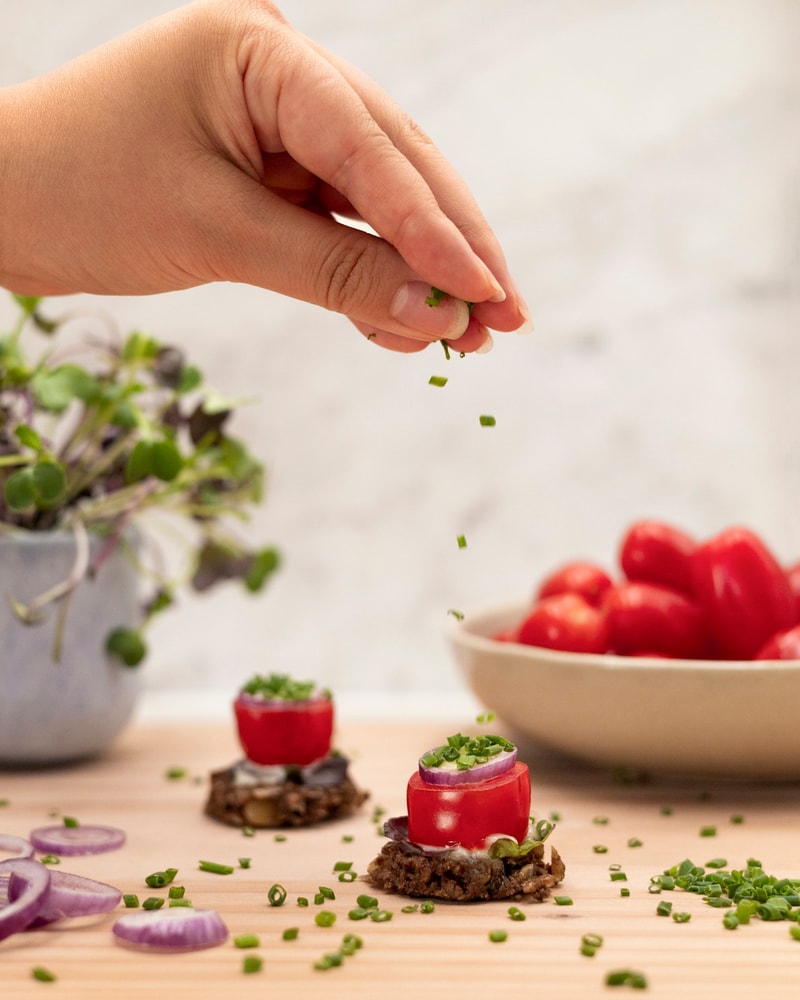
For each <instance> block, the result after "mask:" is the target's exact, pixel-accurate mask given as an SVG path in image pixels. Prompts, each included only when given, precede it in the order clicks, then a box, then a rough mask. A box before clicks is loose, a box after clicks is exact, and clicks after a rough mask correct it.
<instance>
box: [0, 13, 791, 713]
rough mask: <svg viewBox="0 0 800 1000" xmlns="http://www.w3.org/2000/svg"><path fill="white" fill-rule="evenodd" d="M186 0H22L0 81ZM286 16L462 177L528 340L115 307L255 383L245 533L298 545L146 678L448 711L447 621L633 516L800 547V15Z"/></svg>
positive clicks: (284, 312)
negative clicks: (755, 533) (310, 692)
mask: <svg viewBox="0 0 800 1000" xmlns="http://www.w3.org/2000/svg"><path fill="white" fill-rule="evenodd" d="M171 6H174V4H171V3H170V2H169V0H138V2H136V3H133V2H131V0H28V2H26V3H24V4H23V3H16V2H14V3H9V2H6V3H3V4H2V5H0V83H11V82H14V81H16V80H20V79H23V78H25V77H27V76H30V75H33V74H35V73H38V72H40V71H43V70H46V69H47V68H49V67H51V66H53V65H55V64H57V63H60V62H61V61H63V60H65V59H67V58H69V57H70V56H72V55H74V54H77V53H79V52H81V51H82V50H84V49H86V48H88V47H91V46H92V45H94V44H96V43H98V42H100V41H101V40H103V39H105V38H107V37H109V36H111V35H113V34H116V33H118V32H120V31H122V30H125V29H126V28H128V27H130V26H132V25H134V24H136V23H138V22H140V21H142V20H145V19H146V18H148V17H150V16H153V15H156V14H158V13H160V12H161V11H163V10H165V9H167V8H169V7H171ZM283 10H284V13H285V14H286V15H287V16H288V17H289V19H290V20H292V21H293V22H294V24H295V25H296V26H297V27H298V28H300V29H301V30H303V31H305V32H306V33H307V34H309V35H311V36H313V37H314V38H315V39H316V40H317V41H319V42H320V43H322V44H323V45H326V46H327V47H328V48H331V49H334V50H336V51H337V52H338V53H339V54H341V55H343V56H345V57H348V58H349V59H351V60H352V61H354V62H356V63H358V64H359V65H360V66H361V67H362V68H363V69H365V70H366V71H368V72H370V73H371V74H372V75H373V76H374V77H376V78H377V79H378V80H379V81H380V82H381V83H382V84H383V85H384V87H386V88H387V89H388V90H389V91H390V92H391V93H392V94H393V95H394V96H395V97H396V98H397V99H398V100H399V102H400V103H401V104H403V105H404V106H405V107H406V108H407V109H408V110H409V111H410V112H411V113H412V114H413V115H414V116H415V117H416V118H417V119H418V121H419V122H420V123H421V125H422V126H423V127H424V128H425V129H426V130H427V131H428V132H429V133H430V134H431V136H432V137H433V138H434V139H435V141H436V142H437V143H438V144H439V145H440V146H441V148H442V149H443V150H444V152H445V153H446V154H447V155H448V156H449V157H450V158H451V159H452V160H453V161H454V163H455V164H456V165H457V166H458V168H459V169H460V170H461V171H462V173H463V174H464V176H465V177H466V179H467V180H468V182H469V183H470V185H471V186H472V188H473V190H474V192H475V193H476V195H477V196H478V199H479V201H480V203H481V205H482V207H483V208H484V211H485V213H486V214H487V216H488V217H489V219H490V220H491V222H492V223H493V225H494V226H495V228H496V230H497V232H498V233H499V235H500V237H501V239H502V241H503V244H504V246H505V248H506V251H507V254H508V257H509V259H510V261H511V263H512V266H513V270H514V272H515V274H516V276H517V279H518V282H519V284H520V286H521V287H522V288H523V289H524V291H525V293H526V295H527V297H528V299H529V301H530V304H531V306H532V309H533V313H534V319H535V321H536V332H535V333H534V334H532V335H530V336H525V337H520V336H514V335H498V336H497V337H496V347H495V350H494V352H493V353H492V354H490V355H488V356H485V357H471V358H468V359H464V360H459V359H458V358H455V359H454V360H452V361H450V362H449V363H447V362H445V360H444V356H443V354H442V353H441V351H440V349H439V347H438V346H434V347H433V348H431V349H430V350H428V351H426V352H423V354H421V355H418V356H414V357H401V356H396V355H391V354H388V353H384V352H381V351H380V350H378V349H376V348H375V347H374V346H372V345H370V344H368V343H366V342H365V341H364V340H362V339H361V338H360V337H359V336H357V335H356V334H355V333H354V332H352V331H351V329H350V328H349V326H348V323H347V322H346V320H344V319H342V318H341V317H339V316H335V315H329V314H324V313H322V312H320V311H317V310H315V309H312V308H311V307H309V306H306V305H304V304H301V303H297V302H293V301H286V300H282V299H280V298H279V297H277V296H275V295H273V294H271V293H267V292H264V291H260V290H256V289H249V288H239V287H231V286H220V287H212V288H204V289H199V290H195V291H189V292H182V293H177V294H174V295H164V296H156V297H152V298H143V299H128V298H125V299H117V300H109V301H108V302H104V303H102V304H103V305H104V306H108V307H109V308H110V309H111V310H112V311H113V313H114V315H115V317H116V318H117V319H118V321H119V322H120V324H121V325H122V326H123V327H128V326H130V327H133V326H139V327H144V328H147V329H149V330H151V331H152V332H153V334H154V335H156V336H158V337H159V338H161V339H165V340H173V341H176V342H178V343H182V344H184V345H187V346H189V347H190V348H191V350H192V352H193V354H194V355H195V357H196V358H197V360H198V362H199V363H200V364H201V365H202V366H203V367H204V368H205V370H206V371H207V372H213V381H214V382H215V383H216V384H217V385H218V386H219V388H220V389H221V390H223V391H225V392H227V393H231V394H255V395H256V396H257V397H258V402H257V403H256V404H254V405H253V406H252V407H250V408H249V409H248V410H247V411H246V412H245V413H244V414H243V415H242V417H241V418H240V419H239V421H238V424H237V425H236V426H237V427H238V429H239V431H240V432H242V433H243V434H246V435H247V436H248V439H249V440H250V442H251V443H252V446H253V449H254V450H255V451H256V452H257V453H258V454H259V455H260V456H261V457H263V459H264V460H265V461H266V462H267V464H268V465H269V467H270V469H271V486H270V492H269V496H268V500H267V502H266V503H265V505H264V507H263V508H262V509H261V510H259V512H258V515H257V517H256V519H255V520H254V522H253V524H252V528H251V530H252V533H253V537H254V538H263V539H265V540H272V541H274V542H276V543H277V544H278V545H279V546H280V547H281V549H282V550H283V552H284V555H285V569H284V571H283V572H282V573H281V575H280V577H279V579H276V580H275V582H274V584H273V586H272V587H271V589H270V590H269V592H268V593H267V594H266V595H265V596H264V597H262V598H259V599H256V600H253V599H246V598H244V597H242V596H240V595H239V594H238V593H234V592H232V591H230V592H228V593H226V594H218V595H217V596H216V597H208V598H205V599H196V600H191V599H185V600H184V601H183V602H182V604H181V609H180V610H179V611H178V612H173V613H171V614H169V615H167V616H165V617H164V619H163V621H162V622H161V623H160V624H159V625H158V627H157V628H156V629H154V631H153V634H152V642H153V646H154V653H153V655H152V657H151V659H150V661H149V663H148V665H147V666H146V668H145V669H146V671H147V684H148V686H149V687H150V688H151V690H154V691H155V690H167V689H171V688H181V689H185V688H187V687H189V686H192V687H197V688H200V689H204V688H206V689H213V688H218V689H220V690H222V691H225V692H228V691H230V690H232V688H233V686H234V685H235V684H237V683H238V681H239V680H240V679H242V678H243V677H245V676H246V675H248V674H250V673H251V672H253V671H254V670H261V671H267V670H286V671H290V672H292V673H295V674H296V675H298V676H309V677H311V676H314V677H317V678H319V679H320V680H322V681H324V682H325V683H327V684H329V685H331V686H332V687H334V688H336V689H338V690H339V691H342V692H352V691H374V692H381V691H383V692H387V693H402V692H413V691H423V692H424V691H429V692H430V693H431V697H432V698H435V697H441V696H444V697H445V698H446V697H447V695H448V694H451V695H453V696H454V695H455V694H457V693H458V692H459V690H460V686H461V682H460V679H459V677H458V675H457V673H456V671H455V668H454V667H453V665H452V663H451V660H450V657H449V653H448V651H447V649H446V646H445V644H444V641H443V637H442V629H443V626H444V625H445V622H446V612H447V609H448V608H450V607H458V608H464V607H470V606H472V605H474V604H476V603H480V602H483V601H486V600H494V599H495V598H498V597H506V596H516V595H526V594H527V593H528V592H529V591H530V589H531V587H532V585H533V583H534V581H535V579H536V578H537V577H538V576H539V575H540V574H541V573H542V572H544V571H545V570H547V569H548V568H550V567H551V566H552V565H553V564H554V563H557V562H559V561H561V560H564V559H566V558H571V557H574V556H587V557H594V558H599V559H602V560H605V561H607V562H611V561H612V560H613V557H614V551H615V547H616V542H617V539H618V537H619V535H620V533H621V531H622V529H623V528H624V526H625V525H626V524H627V522H629V521H630V520H632V519H635V518H638V517H642V516H657V517H663V518H667V519H672V520H674V521H676V522H677V523H679V524H681V525H683V526H684V527H685V528H687V529H689V530H691V531H693V532H696V533H698V534H707V533H711V532H715V531H716V530H718V529H721V528H722V527H724V526H725V525H727V524H729V523H732V522H743V523H747V524H749V525H751V526H753V527H755V528H756V529H758V530H760V531H761V532H763V534H764V535H765V537H766V538H767V539H768V540H769V541H770V542H771V543H772V544H773V546H774V547H775V549H776V550H777V552H778V553H779V555H781V556H782V557H783V558H785V559H790V558H794V557H800V504H799V503H798V495H799V493H798V487H799V486H800V419H799V418H800V393H798V391H797V388H796V387H797V382H798V371H799V370H800V369H799V363H800V328H799V327H800V324H798V291H799V288H798V256H799V252H798V245H799V240H798V235H799V225H798V209H799V208H800V204H799V202H800V198H799V197H798V195H800V184H799V182H798V178H799V177H800V171H799V170H798V166H799V164H800V127H798V119H799V115H800V77H799V72H800V71H798V68H797V58H796V53H797V52H798V51H800V8H798V5H797V4H796V3H794V2H792V0H649V2H647V3H645V2H642V0H562V2H556V0H500V2H499V3H498V2H490V0H425V2H422V0H380V2H378V3H376V2H375V0H341V2H338V3H332V2H330V0H305V2H302V0H286V2H285V3H284V4H283ZM0 141H2V140H1V138H0ZM90 304H91V305H92V306H93V307H94V306H96V305H97V303H96V302H92V303H90ZM4 308H5V307H4V306H0V309H4ZM432 373H437V374H447V375H449V376H450V381H449V384H448V385H447V386H446V388H444V389H435V388H432V387H429V386H428V384H427V380H428V377H429V376H430V375H431V374H432ZM480 413H491V414H494V415H495V416H496V418H497V427H496V428H494V429H493V430H487V429H482V428H480V427H479V425H478V415H479V414H480ZM459 534H464V535H466V537H467V541H468V547H467V548H466V549H458V547H457V544H456V537H457V535H459Z"/></svg>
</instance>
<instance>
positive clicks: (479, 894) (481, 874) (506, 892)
mask: <svg viewBox="0 0 800 1000" xmlns="http://www.w3.org/2000/svg"><path fill="white" fill-rule="evenodd" d="M564 872H565V867H564V862H563V861H562V860H561V858H560V856H559V854H558V851H556V849H555V848H551V851H550V863H549V864H548V863H547V862H546V861H545V860H544V848H543V846H542V845H541V844H537V846H536V847H534V848H532V849H531V850H530V851H529V852H528V853H527V854H524V855H522V857H518V858H490V857H489V856H488V854H474V855H473V854H465V853H462V852H456V851H444V852H442V853H439V854H424V853H423V852H422V851H421V850H420V849H419V848H417V847H414V845H413V844H409V843H407V842H401V841H395V840H391V841H389V843H387V844H385V845H384V847H383V850H382V851H381V853H380V854H379V855H378V856H377V857H376V858H375V859H374V860H373V861H372V862H371V863H370V865H369V869H368V878H369V880H370V881H371V882H372V883H373V885H375V886H376V887H377V888H379V889H384V890H387V891H389V892H397V893H402V894H403V895H405V896H413V897H417V898H424V899H447V900H452V901H453V902H467V901H471V900H491V899H519V900H521V899H528V900H537V901H541V900H543V899H546V898H547V896H549V895H550V891H551V889H552V888H553V887H554V886H556V885H558V883H559V882H560V881H561V880H562V879H563V878H564Z"/></svg>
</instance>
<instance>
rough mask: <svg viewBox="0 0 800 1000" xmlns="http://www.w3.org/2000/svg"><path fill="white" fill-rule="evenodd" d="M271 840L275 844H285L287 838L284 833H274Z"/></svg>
mask: <svg viewBox="0 0 800 1000" xmlns="http://www.w3.org/2000/svg"><path fill="white" fill-rule="evenodd" d="M272 839H273V840H274V841H275V843H276V844H285V843H286V841H287V840H288V839H289V838H288V837H287V836H286V834H285V833H276V834H275V836H274V837H273V838H272Z"/></svg>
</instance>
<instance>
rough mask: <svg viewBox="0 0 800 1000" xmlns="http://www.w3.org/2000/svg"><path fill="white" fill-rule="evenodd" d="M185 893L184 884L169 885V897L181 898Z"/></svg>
mask: <svg viewBox="0 0 800 1000" xmlns="http://www.w3.org/2000/svg"><path fill="white" fill-rule="evenodd" d="M185 893H186V886H184V885H171V886H170V887H169V898H170V899H183V897H184V895H185Z"/></svg>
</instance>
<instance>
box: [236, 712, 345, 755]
mask: <svg viewBox="0 0 800 1000" xmlns="http://www.w3.org/2000/svg"><path fill="white" fill-rule="evenodd" d="M233 711H234V714H235V716H236V724H237V726H238V730H239V741H240V743H241V744H242V749H243V750H244V752H245V754H246V755H247V758H248V759H249V760H252V761H253V762H254V763H256V764H284V765H295V766H299V767H304V766H305V765H306V764H313V763H314V761H316V760H321V759H322V758H324V757H327V756H328V754H329V753H330V749H331V737H332V734H333V702H332V701H331V699H330V698H327V697H324V696H319V697H316V698H309V699H307V700H305V701H277V700H276V701H272V700H269V699H266V698H259V697H254V696H252V695H247V694H240V695H239V696H238V697H237V698H236V700H235V701H234V703H233Z"/></svg>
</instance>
